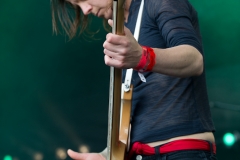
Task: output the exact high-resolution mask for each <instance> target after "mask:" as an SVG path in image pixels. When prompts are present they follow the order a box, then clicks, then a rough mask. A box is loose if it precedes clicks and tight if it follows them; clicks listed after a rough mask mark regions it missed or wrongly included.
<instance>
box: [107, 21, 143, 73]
mask: <svg viewBox="0 0 240 160" xmlns="http://www.w3.org/2000/svg"><path fill="white" fill-rule="evenodd" d="M108 23H109V25H110V26H112V23H113V21H112V20H108ZM124 33H125V35H115V34H112V33H109V34H107V36H106V41H105V42H104V43H103V47H104V54H105V57H104V60H105V64H106V65H108V66H112V67H116V68H122V69H127V68H134V67H136V66H137V64H138V63H139V61H140V59H141V56H142V47H141V46H140V45H139V44H138V42H137V41H136V40H135V38H134V37H133V35H132V33H131V32H130V30H129V29H128V28H126V27H124Z"/></svg>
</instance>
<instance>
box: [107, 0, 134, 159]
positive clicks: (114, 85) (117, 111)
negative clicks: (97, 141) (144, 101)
mask: <svg viewBox="0 0 240 160" xmlns="http://www.w3.org/2000/svg"><path fill="white" fill-rule="evenodd" d="M124 2H125V1H124V0H114V1H113V33H114V34H118V35H123V34H124V7H123V6H124ZM123 87H124V86H123ZM132 90H133V87H132V86H131V87H130V90H129V91H127V92H125V91H123V89H122V70H121V69H117V68H114V67H111V68H110V87H109V113H108V114H109V115H108V141H107V160H123V159H124V156H125V152H126V148H127V142H128V135H129V124H130V114H131V99H132Z"/></svg>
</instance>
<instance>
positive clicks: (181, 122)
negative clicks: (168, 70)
mask: <svg viewBox="0 0 240 160" xmlns="http://www.w3.org/2000/svg"><path fill="white" fill-rule="evenodd" d="M140 3H141V0H132V3H131V6H130V13H129V19H128V23H126V24H125V25H126V27H128V28H129V29H130V30H131V32H132V33H134V28H135V24H136V19H137V15H138V10H139V6H140ZM142 18H143V19H142V25H141V32H140V37H139V43H140V44H141V45H145V46H150V47H153V48H169V47H173V46H177V45H181V44H189V45H191V46H194V47H195V48H197V49H198V50H199V51H200V52H201V53H202V54H203V49H202V43H201V37H200V32H199V26H198V19H197V13H196V11H195V10H194V8H193V7H192V6H191V4H190V3H189V2H188V1H187V0H145V6H144V11H143V17H142ZM144 76H145V78H146V80H147V82H146V83H144V82H142V81H141V80H140V78H139V76H138V73H137V72H136V71H134V72H133V77H132V84H133V86H134V91H133V100H132V113H131V114H132V119H131V125H132V129H131V143H133V142H136V141H140V142H143V143H149V142H155V141H160V140H165V139H169V138H173V137H177V136H183V135H189V134H194V133H201V132H207V131H214V125H213V122H212V119H211V113H210V109H209V102H208V96H207V90H206V82H205V73H204V72H203V74H202V75H200V76H197V77H188V78H177V77H171V76H167V75H163V74H158V73H152V72H146V73H144ZM124 79H125V70H124V72H123V80H124Z"/></svg>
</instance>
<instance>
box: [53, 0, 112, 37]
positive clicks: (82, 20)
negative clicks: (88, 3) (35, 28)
mask: <svg viewBox="0 0 240 160" xmlns="http://www.w3.org/2000/svg"><path fill="white" fill-rule="evenodd" d="M76 1H78V0H76ZM51 9H52V27H53V32H54V33H56V34H57V33H60V30H59V28H58V26H59V23H60V25H61V27H62V28H63V30H64V32H65V33H66V34H67V35H68V37H69V38H70V39H72V38H73V37H74V36H76V35H80V34H82V33H85V35H87V36H90V37H93V35H94V34H95V33H96V32H98V31H99V30H98V31H95V32H92V31H90V30H89V28H88V26H89V25H90V23H91V20H92V17H91V15H84V14H83V13H82V11H81V8H80V7H79V6H77V5H73V4H71V3H70V2H68V1H67V0H51ZM103 26H104V28H105V29H106V30H109V28H108V25H107V21H106V20H104V21H103Z"/></svg>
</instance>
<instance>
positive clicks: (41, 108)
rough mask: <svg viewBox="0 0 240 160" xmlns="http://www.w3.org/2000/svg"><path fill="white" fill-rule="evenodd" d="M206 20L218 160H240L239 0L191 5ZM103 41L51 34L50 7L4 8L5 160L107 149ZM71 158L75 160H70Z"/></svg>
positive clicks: (0, 130)
mask: <svg viewBox="0 0 240 160" xmlns="http://www.w3.org/2000/svg"><path fill="white" fill-rule="evenodd" d="M191 2H192V4H193V5H194V6H195V8H196V10H197V11H198V13H199V19H200V24H201V26H200V27H201V31H202V37H203V44H204V51H205V61H206V62H205V66H206V74H207V85H208V93H209V99H210V105H211V110H212V115H213V120H214V123H215V126H216V129H217V132H216V133H215V137H216V143H217V147H218V148H217V153H218V159H219V160H226V159H231V160H239V159H240V152H239V151H240V142H239V141H238V142H236V143H235V144H234V146H233V147H226V146H225V145H224V144H223V142H222V137H223V135H224V133H226V132H232V133H235V134H238V132H240V96H239V95H240V74H239V73H240V56H239V52H240V38H239V37H240V19H239V15H240V10H239V7H240V1H239V0H232V1H224V0H212V1H209V0H201V1H197V0H191ZM101 25H102V23H101V20H99V19H94V27H93V29H98V28H101V32H100V33H99V34H98V35H97V38H100V40H97V41H91V42H86V41H84V40H82V39H81V38H75V39H73V40H72V41H70V42H68V41H67V37H65V36H63V35H59V36H55V35H53V34H52V30H51V28H52V27H51V13H50V2H49V1H30V0H26V1H9V0H1V1H0V160H1V159H3V157H4V155H7V154H8V155H11V156H12V157H14V160H41V159H37V158H35V159H34V158H33V157H34V155H36V153H40V154H41V155H42V156H43V159H44V160H54V159H58V158H57V157H56V153H55V152H56V149H57V148H63V149H68V148H71V149H73V150H76V151H78V148H79V146H80V145H87V146H88V147H89V150H90V151H91V152H99V151H101V150H102V149H103V148H104V147H105V146H106V137H107V113H108V83H109V67H107V66H105V64H104V61H103V47H102V43H103V41H104V38H105V34H106V32H105V31H104V30H103V29H102V27H101ZM66 159H70V158H69V157H68V158H66Z"/></svg>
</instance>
